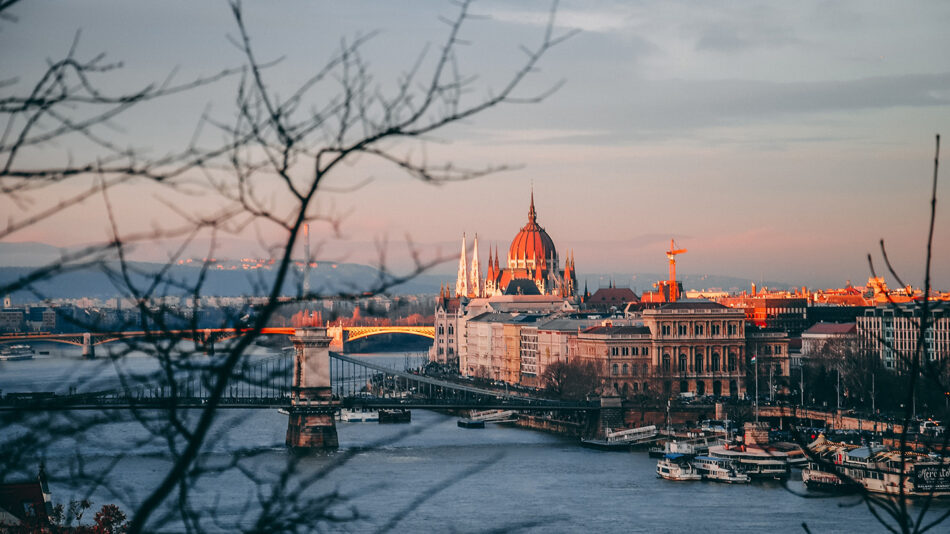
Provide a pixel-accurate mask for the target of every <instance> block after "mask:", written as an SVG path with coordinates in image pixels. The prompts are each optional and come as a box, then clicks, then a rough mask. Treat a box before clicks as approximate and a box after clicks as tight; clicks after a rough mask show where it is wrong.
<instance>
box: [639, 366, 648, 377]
mask: <svg viewBox="0 0 950 534" xmlns="http://www.w3.org/2000/svg"><path fill="white" fill-rule="evenodd" d="M640 372H641V374H642V375H643V376H647V364H643V365H641V366H640Z"/></svg>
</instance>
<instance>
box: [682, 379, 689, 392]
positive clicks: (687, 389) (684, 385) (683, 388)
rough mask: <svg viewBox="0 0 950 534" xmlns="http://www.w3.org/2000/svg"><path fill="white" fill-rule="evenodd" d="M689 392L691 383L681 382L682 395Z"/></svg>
mask: <svg viewBox="0 0 950 534" xmlns="http://www.w3.org/2000/svg"><path fill="white" fill-rule="evenodd" d="M688 391H689V382H687V381H685V380H681V381H680V393H686V392H688Z"/></svg>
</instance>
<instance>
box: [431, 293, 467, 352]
mask: <svg viewBox="0 0 950 534" xmlns="http://www.w3.org/2000/svg"><path fill="white" fill-rule="evenodd" d="M464 316H465V309H464V307H463V306H462V300H461V299H458V298H450V297H449V296H448V295H447V294H446V291H445V289H444V288H443V290H442V292H441V294H440V295H439V298H438V300H436V303H435V313H434V314H433V326H434V327H435V339H433V341H432V348H430V349H429V361H430V362H438V363H441V364H445V365H448V366H450V367H452V368H456V369H457V368H458V362H459V339H460V337H461V335H462V329H463V328H464V324H465V322H464Z"/></svg>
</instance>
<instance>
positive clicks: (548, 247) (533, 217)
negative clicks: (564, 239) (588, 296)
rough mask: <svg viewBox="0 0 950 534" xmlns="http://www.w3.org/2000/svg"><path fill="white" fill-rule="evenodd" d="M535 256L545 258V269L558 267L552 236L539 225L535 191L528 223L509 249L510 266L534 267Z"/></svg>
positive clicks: (517, 267)
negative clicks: (535, 205)
mask: <svg viewBox="0 0 950 534" xmlns="http://www.w3.org/2000/svg"><path fill="white" fill-rule="evenodd" d="M535 258H537V259H538V260H539V261H541V260H545V261H546V263H547V265H545V266H544V268H545V269H556V268H557V250H556V249H555V248H554V241H553V240H551V236H549V235H548V233H547V232H545V231H544V228H541V226H540V225H538V217H537V214H536V213H535V211H534V193H532V194H531V208H530V209H529V210H528V224H526V225H524V228H522V229H521V231H520V232H518V235H516V236H515V238H514V239H513V240H512V241H511V248H510V249H508V266H509V267H511V268H515V269H526V268H527V269H534V268H535V267H536V265H535V262H534V260H535Z"/></svg>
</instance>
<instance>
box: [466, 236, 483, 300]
mask: <svg viewBox="0 0 950 534" xmlns="http://www.w3.org/2000/svg"><path fill="white" fill-rule="evenodd" d="M483 287H484V286H483V285H482V273H481V269H480V268H479V266H478V234H475V243H474V244H473V245H472V272H471V275H470V279H469V287H468V291H469V296H470V297H473V298H479V297H482V296H483V295H482V290H483Z"/></svg>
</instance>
